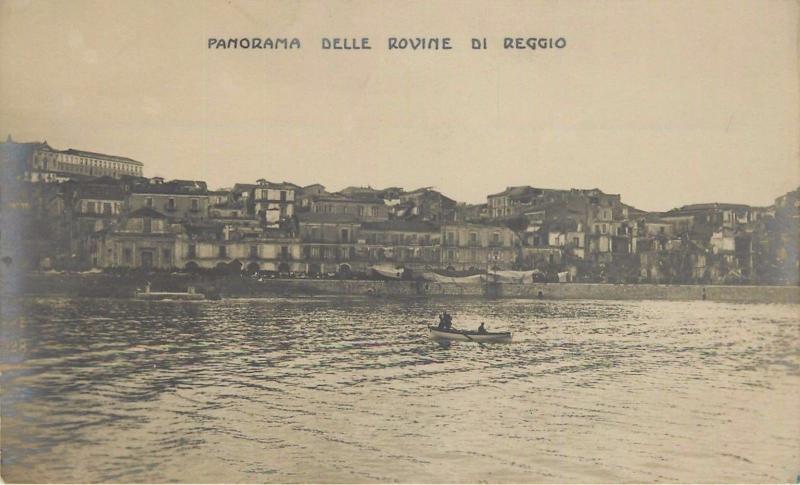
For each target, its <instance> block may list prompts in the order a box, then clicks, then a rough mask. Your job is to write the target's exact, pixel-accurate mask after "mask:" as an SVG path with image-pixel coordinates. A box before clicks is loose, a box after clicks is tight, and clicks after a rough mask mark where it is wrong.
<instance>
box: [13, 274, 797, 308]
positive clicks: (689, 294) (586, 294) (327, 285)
mask: <svg viewBox="0 0 800 485" xmlns="http://www.w3.org/2000/svg"><path fill="white" fill-rule="evenodd" d="M12 281H13V282H14V283H13V284H10V283H11V282H12ZM148 281H149V282H150V283H151V286H152V289H153V291H185V290H186V288H187V287H188V286H195V287H196V288H197V291H199V292H203V293H206V294H215V295H220V296H222V297H231V298H235V297H260V296H299V295H367V296H375V297H491V298H531V299H536V298H541V299H555V300H561V299H564V300H566V299H588V300H703V299H705V300H710V301H727V302H749V303H800V287H797V286H700V285H651V284H638V285H613V284H590V283H546V284H545V283H537V284H497V285H485V284H480V283H469V284H459V283H434V282H418V281H360V280H301V279H275V280H266V281H253V280H251V279H247V278H241V277H239V276H231V277H226V278H217V279H208V278H200V277H196V276H192V275H169V274H159V275H150V276H145V275H136V276H114V275H106V274H45V273H31V274H26V275H23V276H22V277H21V278H16V279H13V280H10V279H7V278H4V279H3V292H4V294H18V295H20V294H21V295H63V296H88V297H112V298H113V297H119V298H126V297H130V296H132V295H133V293H134V291H135V289H136V288H142V287H143V286H144V284H145V283H146V282H148Z"/></svg>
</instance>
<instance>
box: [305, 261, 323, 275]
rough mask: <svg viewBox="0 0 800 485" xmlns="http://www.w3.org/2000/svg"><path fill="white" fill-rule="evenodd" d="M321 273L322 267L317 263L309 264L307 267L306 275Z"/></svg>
mask: <svg viewBox="0 0 800 485" xmlns="http://www.w3.org/2000/svg"><path fill="white" fill-rule="evenodd" d="M321 272H322V267H320V265H319V263H311V264H309V265H308V274H312V275H318V274H320V273H321Z"/></svg>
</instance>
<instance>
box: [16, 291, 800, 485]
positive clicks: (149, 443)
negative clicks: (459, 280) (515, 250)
mask: <svg viewBox="0 0 800 485" xmlns="http://www.w3.org/2000/svg"><path fill="white" fill-rule="evenodd" d="M443 310H447V311H449V312H450V313H451V314H452V315H453V316H454V322H455V326H456V327H465V328H476V327H477V326H478V325H479V324H480V322H486V326H487V327H488V329H489V330H506V329H507V330H511V331H512V332H513V333H514V342H513V343H511V344H494V345H487V344H476V343H454V344H452V345H450V346H444V345H440V344H437V343H435V342H433V341H431V340H429V338H428V336H427V334H426V324H429V323H433V322H434V320H435V318H436V314H437V313H439V312H441V311H443ZM2 315H3V321H2V329H1V330H2V334H1V335H2V368H1V369H2V376H1V377H0V411H1V417H2V422H1V423H0V430H1V436H0V438H2V442H1V444H0V448H1V450H0V451H1V452H2V456H1V458H0V459H1V460H2V472H1V473H2V477H3V479H4V480H5V481H7V482H54V481H55V482H67V483H69V482H194V483H202V482H284V483H285V482H289V483H292V482H427V483H430V482H433V483H436V482H470V483H475V482H604V483H607V482H645V483H647V482H795V480H796V479H797V476H798V475H800V399H799V398H800V306H798V305H774V304H773V305H767V304H751V305H738V304H727V303H715V302H702V301H701V302H665V301H641V302H631V301H625V302H614V301H529V300H526V301H523V300H495V301H491V300H483V299H475V300H444V299H441V300H436V299H432V300H413V299H410V300H392V301H386V300H376V299H368V298H341V297H331V298H302V299H300V298H298V299H287V298H276V299H258V300H223V301H209V302H146V301H127V300H102V299H78V300H71V299H24V300H9V301H3V304H2Z"/></svg>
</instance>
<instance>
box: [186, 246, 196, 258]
mask: <svg viewBox="0 0 800 485" xmlns="http://www.w3.org/2000/svg"><path fill="white" fill-rule="evenodd" d="M188 257H190V258H196V257H197V246H196V245H194V244H190V245H189V254H188Z"/></svg>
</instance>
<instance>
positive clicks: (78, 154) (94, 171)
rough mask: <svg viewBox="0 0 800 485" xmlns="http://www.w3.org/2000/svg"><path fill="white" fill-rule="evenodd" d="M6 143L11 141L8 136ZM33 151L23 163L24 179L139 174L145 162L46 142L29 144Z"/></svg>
mask: <svg viewBox="0 0 800 485" xmlns="http://www.w3.org/2000/svg"><path fill="white" fill-rule="evenodd" d="M6 143H14V141H13V140H12V139H11V136H10V135H9V137H8V139H7V140H6ZM27 145H31V147H32V148H33V150H32V151H31V153H30V156H29V158H28V160H26V163H27V165H28V171H27V180H28V181H31V182H37V181H44V182H52V181H59V180H58V179H65V178H67V177H70V176H79V177H102V176H110V177H113V178H121V177H123V176H132V177H140V176H142V169H143V167H144V164H143V163H142V162H139V161H137V160H133V159H131V158H128V157H121V156H118V155H107V154H105V153H96V152H89V151H85V150H76V149H73V148H70V149H67V150H57V149H55V148H53V147H51V146H50V145H49V144H48V143H47V142H46V141H44V142H42V143H38V142H34V143H28V144H27Z"/></svg>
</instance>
